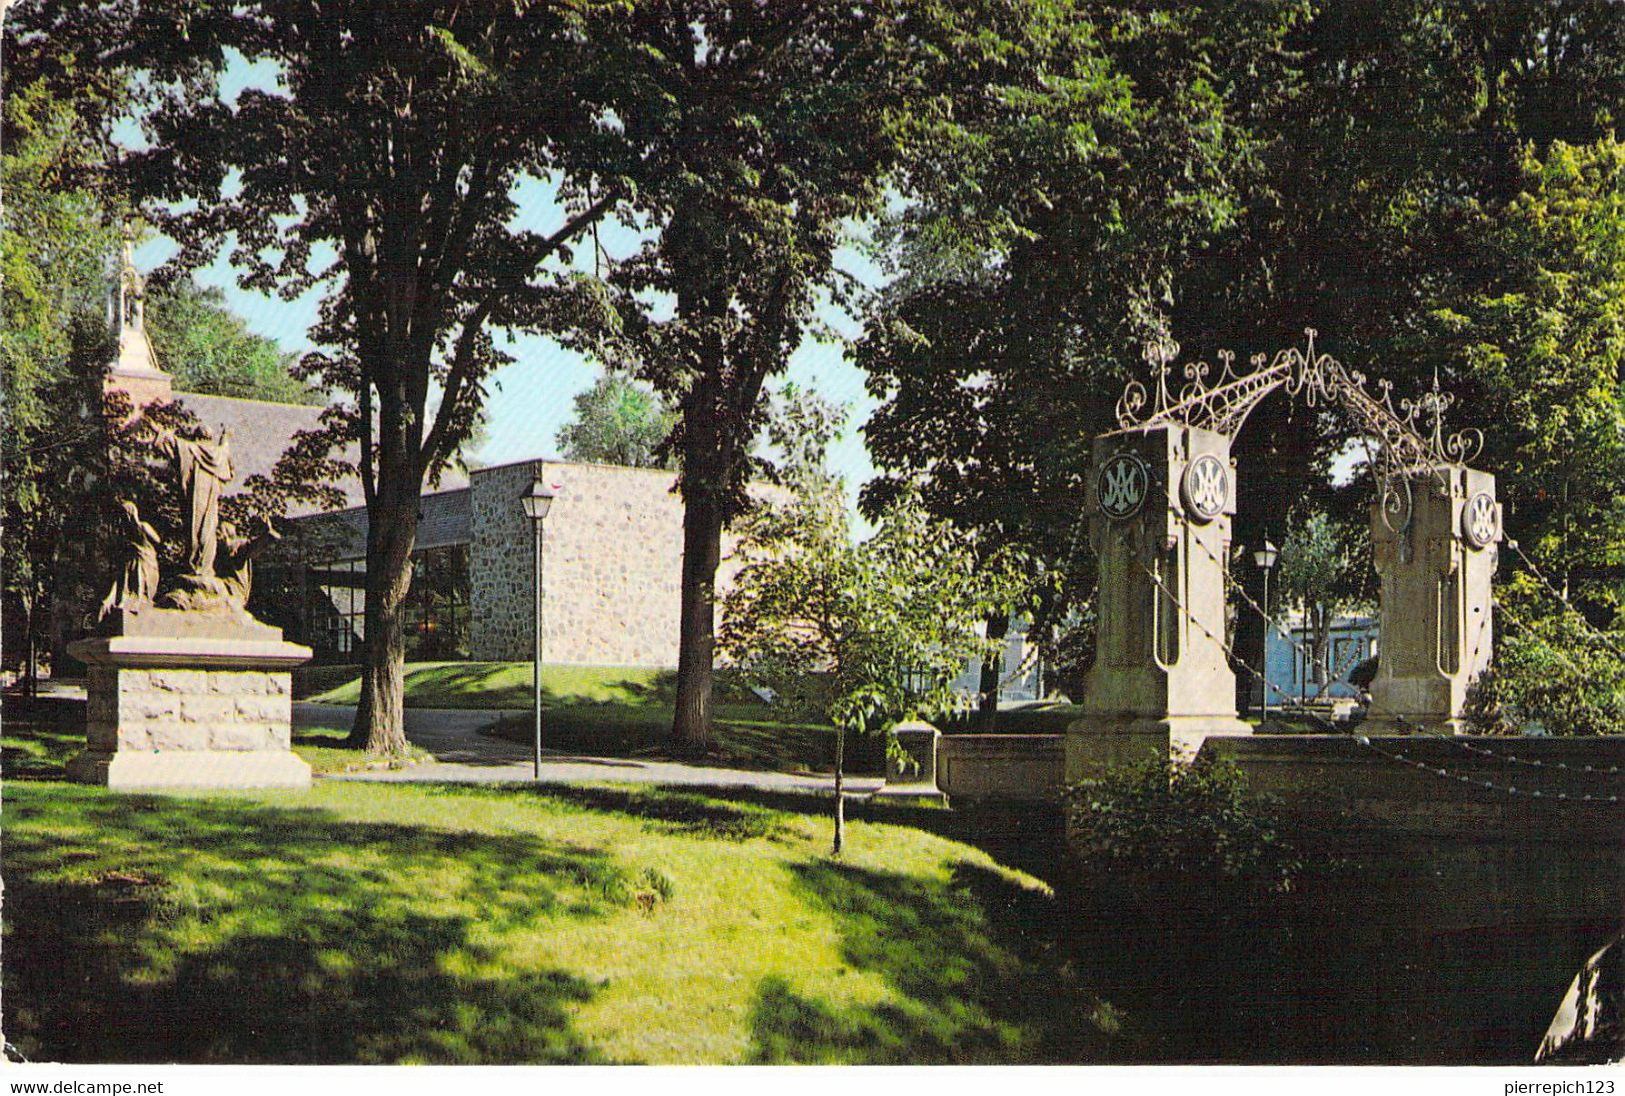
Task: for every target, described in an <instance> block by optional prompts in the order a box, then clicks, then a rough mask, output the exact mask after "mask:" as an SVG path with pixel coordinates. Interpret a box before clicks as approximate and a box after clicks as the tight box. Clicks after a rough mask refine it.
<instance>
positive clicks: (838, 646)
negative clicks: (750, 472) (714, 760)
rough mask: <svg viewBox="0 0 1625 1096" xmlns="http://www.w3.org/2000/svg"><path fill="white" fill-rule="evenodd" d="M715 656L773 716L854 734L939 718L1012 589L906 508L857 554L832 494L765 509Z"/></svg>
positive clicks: (748, 528)
mask: <svg viewBox="0 0 1625 1096" xmlns="http://www.w3.org/2000/svg"><path fill="white" fill-rule="evenodd" d="M739 554H740V556H741V558H742V559H743V561H744V565H743V567H742V568H741V569H740V571H739V573H738V575H737V576H736V578H735V580H734V585H733V588H732V589H731V590H730V591H729V592H728V595H727V597H726V599H725V601H724V624H723V629H722V647H723V650H724V652H725V653H726V654H727V656H728V657H729V659H730V660H731V661H732V662H733V663H734V664H735V665H736V666H737V667H738V668H739V670H740V672H741V673H742V674H743V675H744V676H745V677H746V678H747V679H748V680H751V681H753V682H756V683H759V684H760V685H762V686H765V687H766V688H769V689H771V690H772V691H773V693H774V695H775V700H776V702H777V703H783V704H785V705H787V706H788V707H790V708H791V709H792V710H799V711H802V712H806V713H808V714H815V715H817V716H820V717H822V718H827V719H829V720H830V721H831V722H832V723H834V724H835V726H836V727H837V728H841V729H845V730H850V731H853V732H855V733H864V732H879V731H884V730H886V729H887V728H889V727H890V726H891V724H892V723H894V722H896V721H897V720H898V719H903V718H906V717H908V716H910V715H914V714H917V713H920V712H922V711H923V712H928V713H934V712H935V711H936V710H937V709H939V708H945V707H947V706H948V702H949V697H948V692H947V687H948V684H949V682H951V681H952V680H953V679H954V678H955V677H957V676H958V675H959V674H960V672H961V671H962V670H963V669H964V666H965V663H966V661H967V660H969V659H973V658H979V657H981V656H982V655H983V654H985V653H986V651H987V650H988V648H989V641H988V640H987V639H985V638H983V637H982V636H981V635H980V634H978V627H979V625H981V624H982V622H983V621H984V620H985V619H986V618H987V616H988V615H989V614H990V613H992V612H995V611H998V610H1000V609H1006V610H1007V607H1008V605H1009V602H1010V599H1011V598H1012V597H1013V595H1014V591H1015V590H1016V589H1017V588H1018V579H1017V576H1016V575H1015V574H1014V572H1013V571H1012V570H1011V569H1009V568H1008V566H1006V565H1004V564H1003V563H1002V561H997V560H995V561H992V562H988V563H984V562H982V561H980V560H978V558H977V556H976V553H975V552H974V551H973V550H972V548H971V546H970V544H969V542H968V540H967V538H966V537H965V536H964V534H962V533H960V532H958V531H957V530H955V529H954V528H953V527H952V526H950V525H948V524H947V523H945V522H942V521H940V520H938V519H936V518H933V517H931V516H930V515H929V514H927V513H926V511H925V509H924V507H923V506H922V505H921V504H920V502H919V500H918V498H917V497H913V496H903V497H901V498H899V499H898V500H897V501H896V502H894V503H893V504H892V505H891V506H889V507H888V508H887V509H886V510H885V511H884V512H883V513H882V514H881V519H880V524H879V528H878V530H877V531H876V533H875V535H874V536H873V537H871V538H870V539H869V540H867V541H864V542H863V543H859V544H854V543H853V542H852V541H851V539H850V537H849V534H848V531H847V527H846V518H845V511H844V508H843V507H842V506H841V502H840V496H839V494H838V493H833V492H821V493H815V494H813V495H811V496H798V497H796V498H795V500H794V501H793V502H791V503H789V504H786V505H780V506H770V507H764V508H763V509H762V510H761V511H760V512H758V513H756V514H753V515H752V517H751V518H750V519H749V520H748V522H747V524H746V525H745V527H744V531H743V534H742V538H741V542H740V548H739Z"/></svg>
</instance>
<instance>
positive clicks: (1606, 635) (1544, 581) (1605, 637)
mask: <svg viewBox="0 0 1625 1096" xmlns="http://www.w3.org/2000/svg"><path fill="white" fill-rule="evenodd" d="M1507 546H1508V547H1509V548H1511V549H1512V550H1513V551H1514V552H1516V553H1518V558H1519V559H1521V560H1523V562H1524V565H1525V566H1526V567H1528V568H1529V573H1530V574H1532V575H1534V576H1535V578H1536V580H1537V581H1539V582H1540V584H1541V585H1542V586H1544V587H1546V589H1548V590H1550V591H1551V592H1552V596H1553V597H1555V598H1557V600H1558V601H1559V602H1560V603H1561V604H1562V606H1563V607H1564V608H1565V609H1567V610H1568V611H1569V612H1571V613H1573V614H1574V617H1575V619H1576V620H1578V621H1579V622H1580V626H1581V627H1582V628H1584V629H1585V630H1586V631H1587V632H1588V633H1589V634H1590V635H1591V637H1592V638H1593V639H1600V640H1602V642H1603V643H1605V644H1607V645H1608V646H1609V647H1610V648H1612V649H1613V651H1614V653H1615V654H1618V655H1620V656H1622V657H1625V647H1621V646H1620V645H1619V641H1618V639H1617V638H1616V637H1615V636H1614V635H1613V634H1612V633H1610V632H1605V631H1603V630H1602V629H1601V628H1598V627H1597V626H1596V625H1594V624H1592V623H1591V621H1589V620H1587V619H1586V616H1585V614H1584V613H1582V612H1581V611H1580V610H1579V608H1578V607H1577V606H1576V605H1575V604H1574V602H1572V601H1570V600H1569V597H1568V595H1567V594H1565V593H1564V592H1563V591H1562V590H1559V589H1558V588H1557V587H1556V586H1555V585H1554V584H1553V583H1552V580H1551V579H1549V578H1547V577H1546V572H1544V571H1542V570H1541V569H1540V568H1539V567H1538V566H1536V564H1535V561H1534V560H1532V559H1530V558H1529V555H1528V553H1526V552H1525V551H1524V550H1523V548H1522V546H1521V545H1519V544H1518V542H1517V541H1515V540H1508V541H1507ZM1571 665H1572V664H1571Z"/></svg>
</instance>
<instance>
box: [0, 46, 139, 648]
mask: <svg viewBox="0 0 1625 1096" xmlns="http://www.w3.org/2000/svg"><path fill="white" fill-rule="evenodd" d="M0 102H3V119H4V139H3V146H4V152H3V154H0V190H3V191H4V193H5V202H4V205H3V206H0V315H3V317H4V331H5V337H4V338H3V339H0V386H3V387H0V393H3V396H0V505H3V514H4V518H3V520H4V527H5V536H4V538H0V550H3V553H4V556H3V568H0V570H3V574H4V582H5V596H6V607H5V611H4V616H5V620H6V652H5V657H6V662H7V663H8V664H10V665H14V666H26V667H27V668H28V669H29V670H30V671H31V670H32V668H33V666H34V662H35V660H34V652H35V650H36V648H37V647H38V645H39V643H40V639H41V636H42V629H43V626H44V622H45V620H46V619H47V618H48V617H49V614H50V611H51V604H52V591H53V587H54V578H55V572H56V563H55V559H56V555H57V551H58V549H59V547H60V545H61V543H62V537H63V530H64V523H65V521H66V520H67V519H68V518H69V517H70V514H71V508H70V507H69V506H67V505H65V504H64V498H65V497H66V496H67V495H68V493H69V492H70V491H71V490H73V488H74V484H75V479H76V477H78V476H81V475H82V472H83V470H84V468H85V467H86V465H87V458H88V457H89V455H90V451H92V450H94V449H95V448H96V445H97V443H98V442H99V440H100V425H101V424H100V420H99V417H98V416H97V415H96V406H95V402H94V394H95V392H96V391H97V390H98V387H99V385H98V382H99V377H98V376H97V374H98V371H99V370H100V368H101V367H102V366H103V365H104V363H105V362H106V361H107V360H108V356H109V355H110V353H111V347H110V345H109V343H108V340H107V337H106V329H107V324H106V313H107V300H108V291H109V277H108V275H109V263H110V260H111V257H112V256H113V255H114V254H115V253H116V249H117V243H118V230H117V225H116V223H115V222H116V216H115V210H114V209H110V208H109V207H110V206H115V205H116V197H114V196H110V195H108V194H106V193H105V191H103V190H102V189H101V188H100V187H98V186H97V185H96V177H97V175H98V172H99V168H100V166H101V164H102V162H103V160H104V159H105V156H106V152H107V148H106V144H105V141H104V140H103V139H102V136H101V134H100V133H99V131H98V128H97V126H96V125H95V124H94V120H93V119H92V120H87V119H86V118H85V117H84V116H83V115H82V114H81V112H80V111H79V110H77V109H75V106H74V105H73V104H72V103H70V102H69V101H67V100H66V99H65V98H63V97H62V96H61V95H59V94H56V93H54V92H53V90H52V88H51V85H50V84H49V83H48V82H47V81H45V80H43V79H39V78H35V79H32V80H27V79H26V78H24V77H23V76H22V74H20V73H19V72H18V71H17V66H14V65H10V64H8V65H7V67H6V72H5V85H4V92H3V95H0ZM19 625H20V626H19Z"/></svg>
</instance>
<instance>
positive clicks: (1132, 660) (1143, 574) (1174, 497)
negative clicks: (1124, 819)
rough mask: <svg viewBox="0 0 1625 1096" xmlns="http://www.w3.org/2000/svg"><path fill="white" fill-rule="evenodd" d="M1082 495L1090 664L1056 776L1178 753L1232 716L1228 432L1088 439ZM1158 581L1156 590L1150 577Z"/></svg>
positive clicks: (1239, 726)
mask: <svg viewBox="0 0 1625 1096" xmlns="http://www.w3.org/2000/svg"><path fill="white" fill-rule="evenodd" d="M1093 458H1094V459H1093V464H1092V467H1091V470H1090V475H1089V496H1088V499H1087V502H1086V506H1087V509H1088V521H1089V531H1090V539H1091V542H1092V543H1093V546H1094V549H1095V555H1096V559H1097V560H1098V565H1099V575H1100V587H1099V593H1098V595H1097V620H1098V638H1097V650H1096V655H1095V663H1094V665H1093V666H1092V667H1090V669H1089V673H1088V676H1087V677H1086V679H1085V683H1084V690H1083V697H1082V699H1081V706H1082V707H1083V709H1084V715H1083V717H1082V718H1081V719H1079V720H1078V721H1076V722H1074V723H1073V724H1072V725H1071V726H1070V727H1069V728H1068V729H1067V740H1066V777H1067V780H1068V781H1069V782H1070V781H1075V780H1079V779H1082V778H1084V777H1086V776H1089V775H1093V774H1095V773H1098V772H1099V771H1101V770H1102V769H1103V768H1104V767H1106V766H1109V765H1118V764H1123V763H1127V762H1132V761H1138V760H1141V759H1143V758H1145V757H1146V756H1148V755H1150V754H1152V753H1159V754H1169V753H1172V754H1174V755H1176V756H1187V755H1191V754H1194V753H1195V751H1196V749H1197V748H1199V747H1200V746H1201V744H1202V741H1203V740H1204V739H1206V738H1207V737H1208V736H1209V735H1215V734H1232V735H1233V734H1248V733H1250V732H1251V728H1250V727H1249V726H1248V725H1247V724H1246V723H1243V722H1242V721H1241V720H1240V719H1238V718H1237V717H1236V696H1235V692H1236V685H1235V673H1234V672H1233V671H1232V670H1231V669H1230V665H1229V661H1228V659H1227V658H1226V656H1225V651H1224V646H1223V643H1222V642H1221V639H1222V637H1223V636H1224V635H1225V567H1224V564H1223V561H1224V560H1225V559H1228V558H1229V551H1230V524H1231V516H1232V515H1233V514H1234V513H1235V498H1236V492H1235V480H1236V476H1235V467H1234V465H1233V464H1232V463H1231V460H1230V443H1229V439H1228V438H1226V437H1225V436H1224V435H1223V434H1219V433H1216V432H1214V431H1210V430H1202V429H1197V428H1194V427H1183V426H1178V425H1162V426H1157V427H1154V428H1151V429H1148V430H1145V431H1134V432H1126V433H1115V434H1108V435H1105V436H1103V437H1100V438H1097V439H1096V440H1095V443H1094V453H1093ZM1159 581H1160V582H1161V584H1162V586H1161V588H1160V589H1159V586H1158V582H1159Z"/></svg>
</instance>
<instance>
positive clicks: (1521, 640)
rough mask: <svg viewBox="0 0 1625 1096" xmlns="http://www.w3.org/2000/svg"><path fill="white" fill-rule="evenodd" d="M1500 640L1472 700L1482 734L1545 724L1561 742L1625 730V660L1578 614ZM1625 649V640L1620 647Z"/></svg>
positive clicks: (1537, 621)
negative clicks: (1491, 664)
mask: <svg viewBox="0 0 1625 1096" xmlns="http://www.w3.org/2000/svg"><path fill="white" fill-rule="evenodd" d="M1519 624H1520V625H1521V626H1518V627H1515V628H1514V629H1511V630H1509V631H1508V632H1507V633H1506V634H1505V635H1504V636H1502V637H1501V640H1500V642H1499V643H1498V644H1497V649H1496V653H1495V666H1494V669H1493V670H1492V671H1491V672H1489V673H1486V674H1484V675H1482V676H1481V677H1480V678H1479V680H1478V681H1477V682H1476V683H1475V687H1474V689H1473V691H1472V692H1471V693H1470V694H1469V697H1468V710H1467V713H1466V714H1467V717H1468V719H1469V721H1470V722H1471V723H1472V725H1473V728H1474V729H1475V730H1477V731H1479V732H1480V733H1495V732H1496V731H1497V730H1499V729H1512V728H1526V727H1527V726H1528V725H1529V724H1531V723H1538V724H1539V725H1540V726H1541V727H1542V728H1544V729H1545V730H1546V732H1547V733H1549V734H1554V735H1576V736H1578V735H1601V734H1618V733H1620V731H1621V729H1625V657H1621V655H1620V654H1619V652H1618V651H1616V650H1613V649H1611V648H1610V647H1609V646H1608V645H1607V642H1606V641H1605V640H1604V639H1602V638H1601V637H1599V636H1598V635H1596V634H1595V633H1594V632H1591V631H1590V630H1589V629H1587V628H1586V626H1585V625H1584V624H1583V623H1582V622H1581V621H1579V620H1578V619H1577V618H1576V617H1575V616H1574V614H1572V613H1569V614H1562V613H1554V614H1552V615H1550V616H1546V617H1532V618H1526V619H1524V620H1522V621H1520V622H1519ZM1619 642H1620V644H1621V645H1622V646H1625V637H1622V638H1621V640H1620V641H1619Z"/></svg>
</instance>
